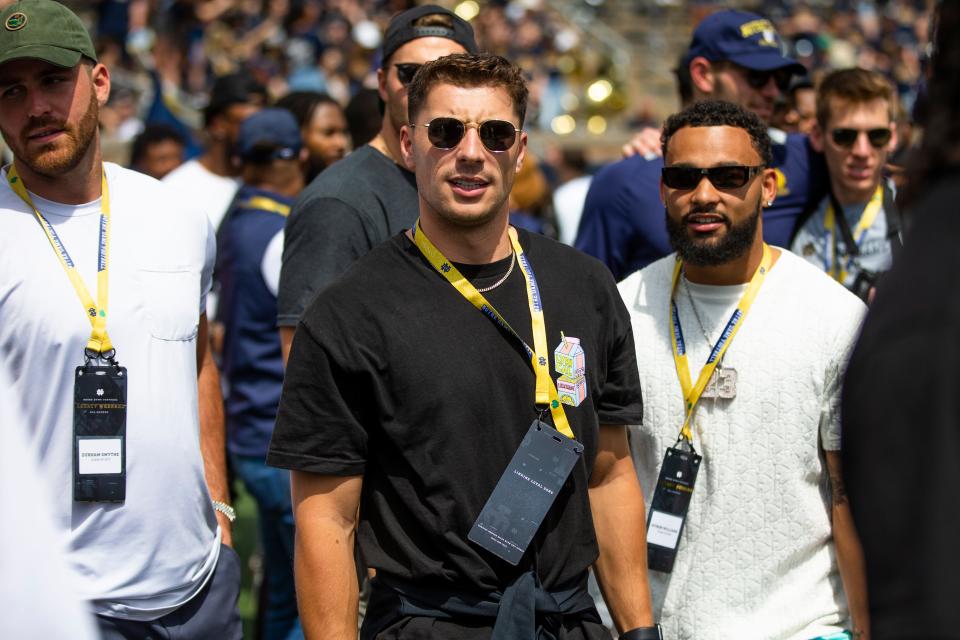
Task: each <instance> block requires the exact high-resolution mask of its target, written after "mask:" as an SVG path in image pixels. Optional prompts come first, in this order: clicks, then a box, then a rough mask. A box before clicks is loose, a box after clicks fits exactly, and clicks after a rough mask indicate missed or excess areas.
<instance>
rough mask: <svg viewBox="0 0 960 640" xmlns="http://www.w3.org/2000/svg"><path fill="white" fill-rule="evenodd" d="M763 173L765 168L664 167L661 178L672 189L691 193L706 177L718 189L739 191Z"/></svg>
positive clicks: (733, 166)
mask: <svg viewBox="0 0 960 640" xmlns="http://www.w3.org/2000/svg"><path fill="white" fill-rule="evenodd" d="M761 171H763V167H747V166H744V165H732V166H726V167H709V168H707V169H701V168H700V167H664V168H663V170H662V172H661V174H660V175H661V176H662V177H663V184H665V185H667V186H668V187H670V188H671V189H679V190H681V191H690V190H692V189H696V188H697V185H699V184H700V181H701V180H703V177H704V176H706V177H707V180H709V181H710V184H712V185H713V186H714V187H716V188H717V189H739V188H740V187H742V186H743V185H745V184H747V183H748V182H750V180H752V179H753V177H754V176H755V175H757V174H758V173H760V172H761Z"/></svg>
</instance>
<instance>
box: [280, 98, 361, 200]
mask: <svg viewBox="0 0 960 640" xmlns="http://www.w3.org/2000/svg"><path fill="white" fill-rule="evenodd" d="M277 106H278V107H280V108H281V109H286V110H287V111H289V112H290V113H292V114H293V116H294V118H296V120H297V123H298V124H299V125H300V133H301V135H302V137H303V146H304V148H306V150H307V154H308V155H307V159H306V161H305V166H306V171H305V177H306V184H309V183H310V182H311V181H312V180H313V179H314V178H315V177H316V176H317V174H318V173H320V172H321V171H323V170H324V169H326V168H327V167H328V166H330V165H331V164H333V163H334V162H336V161H337V160H340V159H342V158H343V157H344V156H345V155H347V151H349V149H350V140H349V138H348V135H349V134H348V133H347V121H346V118H345V117H344V115H343V109H342V108H340V105H339V104H338V103H337V101H336V100H334V99H333V98H331V97H330V96H328V95H327V94H325V93H316V92H313V91H295V92H293V93H290V94H287V95H286V96H284V97H283V98H281V99H280V100H278V101H277Z"/></svg>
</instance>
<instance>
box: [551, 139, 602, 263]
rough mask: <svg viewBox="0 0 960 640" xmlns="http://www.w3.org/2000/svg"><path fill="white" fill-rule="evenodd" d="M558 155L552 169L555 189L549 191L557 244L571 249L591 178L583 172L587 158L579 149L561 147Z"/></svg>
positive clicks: (585, 170)
mask: <svg viewBox="0 0 960 640" xmlns="http://www.w3.org/2000/svg"><path fill="white" fill-rule="evenodd" d="M558 155H559V157H558V158H557V162H555V164H554V166H555V167H556V169H557V178H558V182H559V186H557V188H556V189H555V190H554V192H553V215H554V217H555V218H556V221H557V232H558V238H559V239H560V242H563V243H564V244H569V245H571V246H572V245H573V241H574V240H576V238H577V228H578V227H579V226H580V216H581V215H582V214H583V203H584V201H585V200H586V199H587V190H588V189H589V188H590V181H591V180H592V179H593V176H592V175H590V174H588V173H587V159H586V158H585V157H584V155H583V150H582V149H568V148H565V149H563V150H562V151H560V152H559V153H558Z"/></svg>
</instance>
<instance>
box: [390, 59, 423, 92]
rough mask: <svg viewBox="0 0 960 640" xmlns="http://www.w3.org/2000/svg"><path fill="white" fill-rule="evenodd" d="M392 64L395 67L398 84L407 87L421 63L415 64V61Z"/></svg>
mask: <svg viewBox="0 0 960 640" xmlns="http://www.w3.org/2000/svg"><path fill="white" fill-rule="evenodd" d="M393 66H395V67H396V68H397V80H399V81H400V84H402V85H403V86H405V87H407V86H409V85H410V83H411V82H413V76H415V75H417V71H418V70H419V69H420V67H422V66H423V65H422V64H417V63H416V62H397V63H396V64H394V65H393Z"/></svg>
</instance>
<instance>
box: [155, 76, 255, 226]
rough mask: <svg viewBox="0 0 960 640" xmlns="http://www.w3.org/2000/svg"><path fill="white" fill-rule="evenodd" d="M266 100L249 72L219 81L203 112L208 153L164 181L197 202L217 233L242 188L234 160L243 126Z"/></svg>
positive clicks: (217, 80)
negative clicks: (238, 134) (238, 136)
mask: <svg viewBox="0 0 960 640" xmlns="http://www.w3.org/2000/svg"><path fill="white" fill-rule="evenodd" d="M266 96H267V93H266V90H265V89H264V88H263V86H262V85H260V84H259V83H258V82H257V81H256V80H254V79H253V77H252V76H251V75H250V74H249V73H248V72H242V71H241V72H238V73H231V74H229V75H225V76H220V77H219V78H217V79H216V80H215V81H214V83H213V88H212V89H211V90H210V102H209V103H208V104H207V107H206V109H204V112H203V125H204V131H205V132H206V134H207V148H206V151H204V153H203V155H202V156H200V157H199V158H194V159H193V160H188V161H187V162H184V163H183V164H182V165H180V166H179V167H177V168H176V169H174V170H173V171H171V172H170V173H168V174H167V175H166V176H164V178H163V182H165V183H166V184H168V185H170V186H171V187H173V188H174V189H175V190H176V191H177V193H179V194H181V195H182V196H183V197H184V198H192V199H195V200H196V203H197V206H198V207H199V208H200V210H201V211H204V212H205V213H206V214H207V216H208V217H209V218H210V224H212V225H213V228H214V229H217V228H219V226H220V221H221V220H223V216H224V214H225V213H226V212H227V209H229V208H230V203H231V202H233V197H234V196H235V195H236V193H237V189H239V188H240V177H239V173H240V166H239V165H237V164H235V163H234V162H233V157H232V156H233V154H234V151H235V149H236V144H237V132H238V131H239V130H240V123H241V122H243V121H244V120H246V119H247V118H248V117H250V116H251V115H253V114H254V113H256V112H257V111H258V110H259V109H260V108H261V107H262V106H263V105H264V103H265V102H266Z"/></svg>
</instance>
